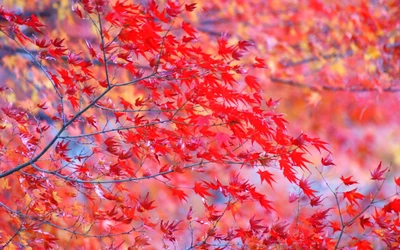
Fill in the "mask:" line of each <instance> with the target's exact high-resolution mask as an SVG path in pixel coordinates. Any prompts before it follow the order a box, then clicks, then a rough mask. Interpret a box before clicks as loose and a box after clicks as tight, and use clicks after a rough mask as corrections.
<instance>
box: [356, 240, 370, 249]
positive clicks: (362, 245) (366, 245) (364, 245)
mask: <svg viewBox="0 0 400 250" xmlns="http://www.w3.org/2000/svg"><path fill="white" fill-rule="evenodd" d="M354 246H355V247H357V250H373V248H372V246H371V242H370V241H368V240H358V241H357V242H356V243H354Z"/></svg>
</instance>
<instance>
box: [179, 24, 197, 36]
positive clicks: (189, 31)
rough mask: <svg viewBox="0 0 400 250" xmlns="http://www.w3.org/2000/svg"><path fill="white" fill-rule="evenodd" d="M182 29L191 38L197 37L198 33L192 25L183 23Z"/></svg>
mask: <svg viewBox="0 0 400 250" xmlns="http://www.w3.org/2000/svg"><path fill="white" fill-rule="evenodd" d="M182 29H183V30H184V31H185V32H186V33H187V34H188V35H189V36H193V37H194V36H196V33H197V31H196V30H195V29H193V28H192V27H191V26H190V23H186V22H182Z"/></svg>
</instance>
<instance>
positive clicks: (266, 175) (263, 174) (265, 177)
mask: <svg viewBox="0 0 400 250" xmlns="http://www.w3.org/2000/svg"><path fill="white" fill-rule="evenodd" d="M257 174H259V175H260V178H261V183H262V182H263V181H266V182H268V184H269V185H270V186H271V188H273V187H272V182H275V183H276V181H275V179H274V178H273V176H274V175H273V174H272V173H270V172H268V171H267V170H265V171H261V170H260V169H259V170H258V171H257Z"/></svg>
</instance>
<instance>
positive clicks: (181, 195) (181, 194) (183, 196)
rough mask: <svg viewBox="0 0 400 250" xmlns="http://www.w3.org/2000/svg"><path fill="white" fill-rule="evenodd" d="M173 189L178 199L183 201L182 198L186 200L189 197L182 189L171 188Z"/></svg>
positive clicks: (173, 193)
mask: <svg viewBox="0 0 400 250" xmlns="http://www.w3.org/2000/svg"><path fill="white" fill-rule="evenodd" d="M171 191H172V195H174V196H176V197H178V199H179V200H180V201H181V202H182V200H185V201H187V200H186V198H187V197H188V196H187V194H185V192H183V191H182V190H179V189H177V188H171Z"/></svg>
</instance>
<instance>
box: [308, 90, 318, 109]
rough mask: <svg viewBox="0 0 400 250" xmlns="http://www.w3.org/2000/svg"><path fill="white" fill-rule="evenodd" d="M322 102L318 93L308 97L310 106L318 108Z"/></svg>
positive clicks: (312, 93)
mask: <svg viewBox="0 0 400 250" xmlns="http://www.w3.org/2000/svg"><path fill="white" fill-rule="evenodd" d="M320 101H321V95H320V94H319V93H318V92H314V91H313V92H311V94H310V95H309V96H308V97H307V103H308V105H310V106H314V107H315V106H317V105H318V103H319V102H320Z"/></svg>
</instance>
